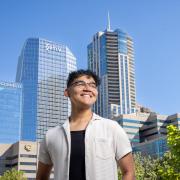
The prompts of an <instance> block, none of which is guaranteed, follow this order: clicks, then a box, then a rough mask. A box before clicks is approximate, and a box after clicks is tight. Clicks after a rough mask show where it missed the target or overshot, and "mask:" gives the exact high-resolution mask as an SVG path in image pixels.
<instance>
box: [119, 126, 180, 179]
mask: <svg viewBox="0 0 180 180" xmlns="http://www.w3.org/2000/svg"><path fill="white" fill-rule="evenodd" d="M167 130H168V134H167V143H168V147H169V150H170V151H169V152H167V153H165V154H164V156H163V157H162V158H160V159H153V158H151V157H150V156H146V157H145V156H142V155H141V154H140V153H136V154H134V162H135V173H136V180H180V130H179V129H178V128H176V127H175V126H173V125H170V126H168V127H167ZM118 175H119V177H118V180H121V179H122V174H121V172H120V171H119V172H118Z"/></svg>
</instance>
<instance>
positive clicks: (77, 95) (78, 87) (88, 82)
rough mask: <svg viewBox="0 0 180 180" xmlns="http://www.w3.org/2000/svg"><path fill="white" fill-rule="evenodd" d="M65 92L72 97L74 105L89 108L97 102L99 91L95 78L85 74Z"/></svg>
mask: <svg viewBox="0 0 180 180" xmlns="http://www.w3.org/2000/svg"><path fill="white" fill-rule="evenodd" d="M64 94H65V96H67V97H69V98H70V101H71V104H72V107H77V108H89V107H91V106H92V105H93V104H94V103H95V101H96V99H97V95H98V91H97V87H96V83H95V81H94V79H93V78H92V77H89V76H86V75H84V76H81V77H78V78H76V79H75V80H74V81H73V82H72V83H71V85H70V87H68V89H66V90H65V92H64Z"/></svg>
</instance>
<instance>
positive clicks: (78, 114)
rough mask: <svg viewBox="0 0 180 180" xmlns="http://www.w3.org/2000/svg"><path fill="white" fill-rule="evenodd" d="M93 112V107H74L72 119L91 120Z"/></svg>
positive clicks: (79, 120)
mask: <svg viewBox="0 0 180 180" xmlns="http://www.w3.org/2000/svg"><path fill="white" fill-rule="evenodd" d="M92 115H93V112H92V110H91V108H89V109H73V110H72V111H71V116H70V119H71V121H72V122H82V121H90V120H91V118H92Z"/></svg>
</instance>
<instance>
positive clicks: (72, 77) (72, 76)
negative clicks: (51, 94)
mask: <svg viewBox="0 0 180 180" xmlns="http://www.w3.org/2000/svg"><path fill="white" fill-rule="evenodd" d="M84 75H85V76H89V77H92V78H93V79H94V81H95V83H96V86H99V85H100V78H99V77H98V76H97V75H96V74H95V73H94V72H93V71H91V70H89V69H87V70H83V69H80V70H77V71H72V72H70V73H69V76H68V79H67V87H69V86H70V85H71V83H72V82H73V81H74V80H75V79H77V78H78V77H81V76H84Z"/></svg>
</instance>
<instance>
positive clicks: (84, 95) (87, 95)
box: [81, 94, 92, 98]
mask: <svg viewBox="0 0 180 180" xmlns="http://www.w3.org/2000/svg"><path fill="white" fill-rule="evenodd" d="M81 96H83V97H89V98H91V97H92V95H90V94H81Z"/></svg>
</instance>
